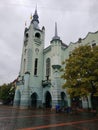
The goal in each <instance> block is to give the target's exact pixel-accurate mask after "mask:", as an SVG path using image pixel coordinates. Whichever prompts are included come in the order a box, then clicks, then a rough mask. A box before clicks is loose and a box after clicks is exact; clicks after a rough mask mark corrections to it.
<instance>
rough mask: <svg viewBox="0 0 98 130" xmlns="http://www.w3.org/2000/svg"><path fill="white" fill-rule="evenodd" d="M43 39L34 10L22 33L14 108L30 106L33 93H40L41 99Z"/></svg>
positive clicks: (43, 32) (43, 31) (42, 31)
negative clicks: (18, 94)
mask: <svg viewBox="0 0 98 130" xmlns="http://www.w3.org/2000/svg"><path fill="white" fill-rule="evenodd" d="M44 39H45V28H44V27H42V28H41V29H40V27H39V16H38V13H37V9H35V12H34V15H33V18H32V20H31V22H30V25H29V27H28V28H27V27H26V28H25V31H24V42H23V50H22V57H21V67H20V72H19V77H18V83H17V86H18V89H19V93H20V96H18V97H17V89H16V93H15V98H14V104H15V105H16V106H20V107H21V106H22V107H28V106H30V105H31V94H32V93H34V92H35V93H36V92H38V93H40V94H39V96H38V97H42V96H41V92H42V90H41V89H42V87H41V82H42V78H43V69H42V68H43V50H44ZM19 97H20V98H19ZM37 100H39V99H37ZM39 104H41V99H40V100H39Z"/></svg>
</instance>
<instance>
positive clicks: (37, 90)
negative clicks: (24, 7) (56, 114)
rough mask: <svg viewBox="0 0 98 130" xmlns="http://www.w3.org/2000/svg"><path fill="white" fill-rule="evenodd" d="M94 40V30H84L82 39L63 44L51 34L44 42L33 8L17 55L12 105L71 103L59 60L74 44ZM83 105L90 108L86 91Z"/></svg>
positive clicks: (96, 36) (96, 40)
mask: <svg viewBox="0 0 98 130" xmlns="http://www.w3.org/2000/svg"><path fill="white" fill-rule="evenodd" d="M85 44H89V45H91V46H95V45H97V44H98V32H95V33H88V35H87V36H86V37H85V38H84V39H81V38H80V39H79V40H78V41H77V42H76V43H70V44H69V45H66V44H64V43H63V42H62V40H61V39H60V37H59V36H58V34H57V24H56V23H55V34H54V37H53V38H52V40H51V41H50V45H49V46H48V47H47V48H44V46H45V28H44V27H42V28H40V27H39V17H38V14H37V10H35V13H34V15H33V18H32V20H31V23H30V26H29V27H28V28H27V27H26V28H25V31H24V42H23V50H22V57H21V66H20V72H19V76H18V80H17V83H16V91H15V97H14V106H19V107H20V108H22V107H26V108H28V107H33V108H35V107H37V108H38V107H46V108H54V107H55V105H57V104H59V105H60V106H69V107H70V106H71V99H70V95H68V94H67V92H66V89H62V85H63V83H64V81H63V80H62V79H61V72H60V69H61V67H62V61H64V60H65V59H67V58H68V57H69V55H70V53H71V52H72V50H73V49H74V48H75V47H78V46H79V45H85ZM80 100H81V104H82V107H83V108H91V100H90V95H89V96H88V97H87V98H85V99H84V98H81V99H80Z"/></svg>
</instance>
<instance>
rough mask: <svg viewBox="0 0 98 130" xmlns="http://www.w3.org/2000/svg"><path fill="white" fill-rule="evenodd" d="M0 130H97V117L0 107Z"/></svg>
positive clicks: (83, 114) (84, 114) (89, 114)
mask: <svg viewBox="0 0 98 130" xmlns="http://www.w3.org/2000/svg"><path fill="white" fill-rule="evenodd" d="M0 130H98V116H95V115H94V114H92V113H83V112H80V113H78V114H77V115H76V114H66V113H55V112H54V111H49V110H44V111H43V110H40V109H39V110H20V109H15V108H12V107H5V106H0Z"/></svg>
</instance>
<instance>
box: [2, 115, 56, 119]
mask: <svg viewBox="0 0 98 130" xmlns="http://www.w3.org/2000/svg"><path fill="white" fill-rule="evenodd" d="M54 115H55V116H58V114H47V115H32V116H18V115H16V116H13V117H0V120H2V119H14V118H17V119H18V118H30V117H47V116H54Z"/></svg>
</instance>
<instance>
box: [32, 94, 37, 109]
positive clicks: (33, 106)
mask: <svg viewBox="0 0 98 130" xmlns="http://www.w3.org/2000/svg"><path fill="white" fill-rule="evenodd" d="M31 107H32V108H36V107H37V94H36V93H33V94H32V95H31Z"/></svg>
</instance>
